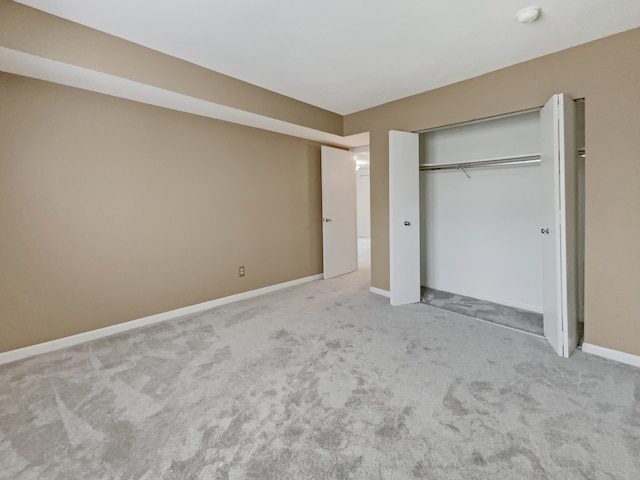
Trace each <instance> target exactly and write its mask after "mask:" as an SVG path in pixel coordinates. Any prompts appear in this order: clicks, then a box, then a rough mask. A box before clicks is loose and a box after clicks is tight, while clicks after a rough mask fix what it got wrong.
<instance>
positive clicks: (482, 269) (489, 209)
mask: <svg viewBox="0 0 640 480" xmlns="http://www.w3.org/2000/svg"><path fill="white" fill-rule="evenodd" d="M584 110H585V103H584V101H583V100H578V101H575V122H574V125H575V129H576V131H575V139H576V145H577V148H576V151H575V158H572V159H568V160H570V161H572V162H575V167H576V168H575V171H576V172H577V173H576V174H574V175H576V176H577V178H576V179H575V181H576V183H577V189H576V193H575V195H576V197H577V198H575V202H576V204H577V209H576V210H575V212H576V213H575V215H576V217H577V218H575V222H576V224H577V240H576V243H577V244H576V246H575V249H574V251H573V252H572V253H571V254H572V255H575V256H576V257H577V258H576V259H575V261H576V266H577V267H576V270H577V271H576V272H575V275H577V279H576V282H575V283H576V285H577V293H576V296H577V302H576V303H577V305H576V313H577V317H578V321H579V322H582V321H583V303H584V296H583V291H584V283H583V278H584V275H583V271H584V261H583V259H584V160H585V156H586V154H585V135H584ZM541 133H542V132H541V120H540V110H539V109H535V110H529V111H524V112H517V113H513V114H508V115H503V116H500V117H494V118H490V119H483V120H476V121H473V122H467V123H463V124H457V125H453V126H447V127H441V128H436V129H431V130H427V131H424V132H419V165H420V171H419V177H420V179H419V189H420V213H419V214H420V284H421V287H422V288H421V301H422V302H423V303H426V304H429V305H432V306H435V307H438V308H443V309H447V310H451V311H455V312H457V313H461V314H464V315H467V316H472V317H475V318H478V319H480V320H484V321H489V322H493V323H497V324H500V325H503V326H506V327H509V328H515V329H518V330H522V331H525V332H527V333H530V334H534V335H540V336H543V335H544V331H543V311H544V309H543V298H544V292H543V241H544V238H545V237H544V233H545V232H544V227H545V219H544V215H543V214H544V205H545V198H544V195H545V190H544V188H543V173H542V168H541V160H540V152H541V148H542V145H541ZM580 325H581V323H579V327H578V328H579V330H580Z"/></svg>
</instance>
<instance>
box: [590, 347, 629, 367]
mask: <svg viewBox="0 0 640 480" xmlns="http://www.w3.org/2000/svg"><path fill="white" fill-rule="evenodd" d="M582 351H583V352H585V353H590V354H591V355H596V356H598V357H602V358H607V359H609V360H614V361H616V362H620V363H624V364H626V365H631V366H632V367H640V356H638V355H633V354H631V353H625V352H621V351H619V350H613V349H611V348H605V347H599V346H598V345H593V344H591V343H583V344H582Z"/></svg>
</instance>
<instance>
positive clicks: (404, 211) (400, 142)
mask: <svg viewBox="0 0 640 480" xmlns="http://www.w3.org/2000/svg"><path fill="white" fill-rule="evenodd" d="M418 138H419V137H418V134H416V133H410V132H398V131H394V130H392V131H390V132H389V257H390V258H389V260H390V264H389V269H390V287H391V305H404V304H407V303H416V302H419V301H420V176H419V151H418V148H419V147H418V145H419V143H418Z"/></svg>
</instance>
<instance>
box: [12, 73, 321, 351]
mask: <svg viewBox="0 0 640 480" xmlns="http://www.w3.org/2000/svg"><path fill="white" fill-rule="evenodd" d="M0 105H2V110H1V115H0V231H1V232H2V234H1V235H0V319H1V321H0V351H7V350H11V349H15V348H18V347H23V346H26V345H30V344H35V343H39V342H44V341H47V340H51V339H55V338H59V337H63V336H67V335H71V334H75V333H79V332H83V331H87V330H91V329H95V328H99V327H104V326H108V325H113V324H116V323H119V322H124V321H127V320H132V319H136V318H140V317H144V316H147V315H151V314H154V313H159V312H164V311H168V310H171V309H175V308H179V307H184V306H187V305H193V304H196V303H199V302H203V301H208V300H212V299H215V298H219V297H223V296H226V295H231V294H234V293H238V292H243V291H247V290H252V289H256V288H260V287H264V286H267V285H273V284H277V283H280V282H285V281H288V280H293V279H297V278H302V277H305V276H309V275H313V274H318V273H320V272H321V271H322V231H321V223H320V222H319V221H318V220H319V218H320V216H321V210H320V208H321V205H320V203H321V192H320V147H319V145H318V144H315V143H313V142H310V141H306V140H301V139H297V138H293V137H288V136H284V135H279V134H274V133H270V132H265V131H262V130H256V129H251V128H248V127H243V126H237V125H233V124H229V123H225V122H220V121H216V120H211V119H206V118H202V117H198V116H195V115H189V114H184V113H179V112H175V111H171V110H165V109H162V108H158V107H153V106H148V105H144V104H139V103H135V102H130V101H127V100H122V99H116V98H112V97H108V96H105V95H100V94H96V93H90V92H85V91H82V90H77V89H73V88H69V87H63V86H59V85H54V84H51V83H47V82H42V81H38V80H32V79H27V78H24V77H20V76H14V75H9V74H3V73H0ZM240 265H245V266H246V277H244V278H239V277H238V267H239V266H240Z"/></svg>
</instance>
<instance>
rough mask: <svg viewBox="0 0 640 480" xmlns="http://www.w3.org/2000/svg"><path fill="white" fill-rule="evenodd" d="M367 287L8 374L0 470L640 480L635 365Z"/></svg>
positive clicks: (134, 338) (44, 360) (312, 286)
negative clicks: (566, 352) (556, 348)
mask: <svg viewBox="0 0 640 480" xmlns="http://www.w3.org/2000/svg"><path fill="white" fill-rule="evenodd" d="M368 281H369V274H368V271H367V269H366V268H364V269H363V270H361V271H359V272H356V273H354V274H349V275H345V276H342V277H338V278H335V279H332V280H327V281H317V282H313V283H309V284H305V285H302V286H298V287H293V288H290V289H287V290H283V291H280V292H277V293H275V294H271V295H268V296H263V297H259V298H255V299H251V300H247V301H243V302H238V303H235V304H232V305H227V306H224V307H220V308H217V309H214V310H211V311H209V312H207V313H205V314H202V315H198V316H194V317H192V318H185V319H182V320H180V321H171V322H166V323H164V324H161V325H156V326H153V327H149V328H145V329H142V330H139V331H135V332H131V333H128V334H123V335H120V336H116V337H111V338H108V339H104V340H101V341H96V342H94V343H90V344H85V345H82V346H79V347H76V348H72V349H69V350H66V351H59V352H54V353H51V354H46V355H42V356H40V357H35V358H32V359H28V360H24V361H21V362H18V363H14V364H10V365H5V366H2V367H0V465H1V466H2V468H0V478H2V479H39V478H42V479H245V478H247V479H263V480H267V479H385V480H387V479H411V478H423V479H425V478H426V479H465V480H469V479H510V480H513V479H563V480H570V479H617V480H624V479H628V480H636V479H638V478H640V455H639V452H640V372H639V371H638V369H634V368H632V367H628V366H624V365H620V364H616V363H613V362H609V361H606V360H603V359H600V358H597V357H593V356H589V355H586V354H584V353H582V352H580V351H578V352H576V353H575V354H574V355H573V356H572V357H571V358H570V359H562V358H560V357H558V356H557V355H555V354H554V353H553V352H552V350H551V348H550V347H549V346H548V345H547V343H546V341H545V340H544V339H540V338H537V337H533V336H531V335H525V334H522V333H518V332H515V331H511V330H508V329H503V328H499V327H495V326H492V325H489V324H486V323H481V322H478V321H477V320H474V319H469V318H466V317H464V316H461V315H458V314H455V313H450V312H446V311H443V310H439V309H435V308H432V307H429V306H425V305H420V304H418V305H410V306H406V307H390V306H389V304H388V301H387V299H385V298H383V297H379V296H376V295H373V294H371V293H369V291H368Z"/></svg>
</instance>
